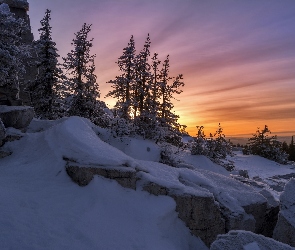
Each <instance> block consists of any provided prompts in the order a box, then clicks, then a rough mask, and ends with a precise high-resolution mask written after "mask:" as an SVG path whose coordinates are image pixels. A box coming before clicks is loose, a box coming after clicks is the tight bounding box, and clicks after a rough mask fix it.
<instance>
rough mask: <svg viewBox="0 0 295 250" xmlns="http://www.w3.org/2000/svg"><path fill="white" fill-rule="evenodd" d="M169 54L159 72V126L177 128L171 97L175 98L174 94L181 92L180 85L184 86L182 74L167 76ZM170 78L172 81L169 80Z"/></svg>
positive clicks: (176, 116)
mask: <svg viewBox="0 0 295 250" xmlns="http://www.w3.org/2000/svg"><path fill="white" fill-rule="evenodd" d="M169 67H170V65H169V55H168V56H167V57H166V59H165V61H164V63H163V68H162V70H161V72H160V83H159V84H160V87H159V96H160V99H161V101H160V102H161V104H160V110H159V112H160V114H159V117H160V121H161V126H163V127H169V128H179V126H180V125H179V123H178V122H177V121H178V118H179V116H178V115H176V114H175V113H173V108H174V105H173V103H172V99H175V97H174V95H175V94H180V93H182V90H181V89H180V88H181V87H183V86H184V83H183V81H182V80H183V76H182V74H180V75H178V76H177V77H176V78H172V77H170V76H169ZM171 80H172V83H170V81H171Z"/></svg>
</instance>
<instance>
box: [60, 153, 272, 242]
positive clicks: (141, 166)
mask: <svg viewBox="0 0 295 250" xmlns="http://www.w3.org/2000/svg"><path fill="white" fill-rule="evenodd" d="M66 160H67V164H66V171H67V173H68V175H69V176H70V177H71V178H72V180H73V181H74V182H76V183H77V184H78V185H80V186H85V185H87V184H88V183H89V182H90V181H91V180H92V178H93V176H94V175H100V176H103V177H106V178H109V179H113V180H116V181H117V182H118V183H119V184H120V185H122V186H123V187H127V188H132V189H136V188H140V189H142V190H144V191H147V192H149V193H150V194H153V195H166V196H170V197H171V198H173V199H174V201H175V203H176V211H177V212H178V216H179V218H180V219H181V220H183V221H184V222H185V224H186V225H187V227H188V228H190V230H191V232H192V234H194V235H196V236H198V237H200V238H201V239H202V241H203V242H204V243H205V244H206V245H207V246H208V247H209V246H210V244H211V243H212V242H213V241H214V240H215V239H216V237H217V235H219V234H224V233H226V232H228V231H230V230H249V231H252V232H255V233H264V226H265V225H267V223H268V217H267V213H268V210H267V209H268V207H269V206H270V205H269V203H271V201H269V202H268V200H267V198H266V197H264V195H263V194H259V193H258V192H256V191H255V190H254V189H253V188H252V187H249V186H247V185H244V184H243V183H240V182H239V181H236V180H234V179H233V178H229V177H225V176H223V175H219V174H215V173H213V172H210V171H206V170H191V169H186V168H181V169H177V168H171V167H169V166H166V165H164V164H159V163H156V162H153V163H152V162H145V161H138V166H137V167H135V168H132V167H126V166H115V167H111V166H100V165H85V164H79V163H77V162H73V161H70V160H69V159H66ZM167 174H168V175H169V178H167ZM167 179H169V182H167ZM266 196H267V195H266ZM271 232H272V231H271Z"/></svg>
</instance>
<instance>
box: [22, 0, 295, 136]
mask: <svg viewBox="0 0 295 250" xmlns="http://www.w3.org/2000/svg"><path fill="white" fill-rule="evenodd" d="M28 2H29V4H30V10H29V12H28V14H29V16H30V19H31V26H32V32H33V34H34V37H35V39H38V37H39V33H38V28H40V20H41V19H42V18H43V16H44V13H45V10H46V8H48V9H50V10H51V11H52V15H51V16H52V21H51V25H52V37H53V40H54V41H55V42H56V44H57V48H58V50H59V54H60V55H61V56H65V55H66V54H67V53H68V52H70V50H71V49H72V47H71V41H72V39H73V38H74V33H76V32H77V31H79V30H80V29H81V27H82V25H83V23H87V24H92V31H91V33H90V34H89V36H90V38H94V41H93V45H94V46H93V48H92V51H91V52H92V53H93V54H96V61H95V64H96V68H97V70H96V74H97V77H98V83H99V85H100V91H101V100H104V101H105V102H106V103H107V104H108V105H109V106H110V107H112V106H113V104H114V103H115V100H113V99H112V98H104V97H105V95H106V94H107V93H108V91H109V90H110V89H111V86H110V84H108V83H106V82H107V81H109V80H112V79H114V78H115V76H117V75H119V71H118V66H117V65H116V63H115V62H116V61H117V59H118V57H119V56H120V55H121V54H122V52H123V48H124V47H126V46H127V44H128V41H129V39H130V37H131V35H133V36H134V38H135V45H136V50H137V52H139V51H140V50H141V49H142V48H143V45H144V41H145V39H146V37H147V35H148V33H149V34H150V38H151V53H152V54H153V53H154V52H157V53H158V54H159V58H160V59H161V60H162V62H163V61H164V59H165V57H166V56H167V55H168V54H169V55H170V76H177V75H178V74H183V75H184V83H185V86H184V88H183V93H181V94H180V95H177V96H176V98H177V100H178V101H174V104H175V112H176V113H177V114H178V115H180V120H179V122H180V123H181V124H185V125H187V126H188V128H187V131H188V132H189V133H190V134H191V135H195V134H196V133H197V130H196V128H195V127H196V126H200V125H203V126H204V127H205V129H204V130H205V133H207V134H208V133H214V132H215V131H216V129H217V127H218V123H221V126H222V127H223V129H224V133H225V135H229V136H232V135H236V136H241V135H245V136H248V135H251V134H252V133H255V131H256V130H257V127H260V128H263V127H264V125H268V126H269V128H270V130H271V131H272V132H273V133H276V134H278V135H295V25H294V24H295V1H294V0H280V1H277V0H247V1H244V0H206V1H205V0H62V1H60V0H42V1H40V0H28Z"/></svg>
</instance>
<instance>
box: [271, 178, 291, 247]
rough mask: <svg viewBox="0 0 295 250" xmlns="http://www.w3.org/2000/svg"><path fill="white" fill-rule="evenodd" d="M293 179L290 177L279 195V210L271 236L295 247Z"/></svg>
mask: <svg viewBox="0 0 295 250" xmlns="http://www.w3.org/2000/svg"><path fill="white" fill-rule="evenodd" d="M294 194H295V179H291V180H290V181H289V182H288V183H287V185H286V186H285V190H284V192H283V193H282V194H281V196H280V212H279V217H278V222H277V225H276V227H275V230H274V233H273V238H274V239H275V240H278V241H281V242H284V243H286V244H289V245H290V246H293V247H295V195H294Z"/></svg>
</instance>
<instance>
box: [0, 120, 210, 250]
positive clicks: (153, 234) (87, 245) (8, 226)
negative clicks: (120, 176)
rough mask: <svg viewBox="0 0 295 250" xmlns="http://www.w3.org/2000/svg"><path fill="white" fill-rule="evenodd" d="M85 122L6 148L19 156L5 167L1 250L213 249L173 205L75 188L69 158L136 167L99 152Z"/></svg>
mask: <svg viewBox="0 0 295 250" xmlns="http://www.w3.org/2000/svg"><path fill="white" fill-rule="evenodd" d="M83 122H85V123H86V122H87V121H85V120H81V119H72V120H69V121H65V122H62V123H61V122H57V123H60V124H57V125H55V126H53V127H52V128H50V126H51V125H54V124H53V123H52V124H51V125H50V124H49V123H43V125H44V126H40V124H34V126H33V128H31V129H30V130H29V131H31V132H32V131H36V130H37V131H41V130H42V129H43V128H45V129H46V130H45V131H43V132H37V133H26V134H25V136H24V137H23V138H22V139H21V140H19V141H14V142H11V143H7V144H6V147H7V148H9V149H11V150H12V151H13V154H12V155H11V156H9V157H6V158H4V159H0V199H1V201H2V202H1V204H0V214H1V216H0V227H1V234H0V249H30V250H32V249H122V250H123V249H161V250H162V249H170V250H171V249H206V247H205V246H204V245H203V243H202V242H201V241H200V240H199V239H198V238H196V237H194V236H191V234H190V232H189V229H188V228H186V227H185V225H184V223H183V222H182V221H181V220H180V219H178V217H177V213H176V212H175V202H174V201H173V199H171V198H169V197H164V196H162V197H156V196H153V195H150V194H148V193H147V192H143V191H134V190H129V189H123V188H122V187H121V186H119V184H117V183H116V182H115V181H111V180H107V179H104V178H102V177H95V179H94V180H93V181H92V182H91V183H90V184H89V185H88V186H86V187H83V188H81V187H79V186H78V185H77V184H75V183H73V182H72V181H71V179H70V178H69V177H68V175H67V174H66V171H65V162H64V160H63V157H65V156H66V157H68V158H73V157H75V158H76V159H78V160H79V161H81V162H86V163H92V162H93V161H96V162H97V161H98V162H102V163H104V164H111V165H117V164H121V163H125V162H127V163H128V164H131V165H132V159H131V158H130V157H128V156H127V155H125V154H122V153H121V151H119V150H116V149H115V148H112V147H110V146H109V145H108V144H106V143H103V142H101V143H99V144H97V145H95V144H91V143H93V142H95V140H96V139H95V137H97V136H96V134H95V133H94V132H93V131H90V129H89V127H87V126H85V124H84V126H83ZM41 123H42V122H41ZM37 125H38V126H39V127H38V126H37ZM81 126H82V127H81ZM42 127H43V128H42ZM96 141H97V140H96ZM97 152H102V153H103V154H97ZM109 154H112V155H111V156H110V155H109Z"/></svg>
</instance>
